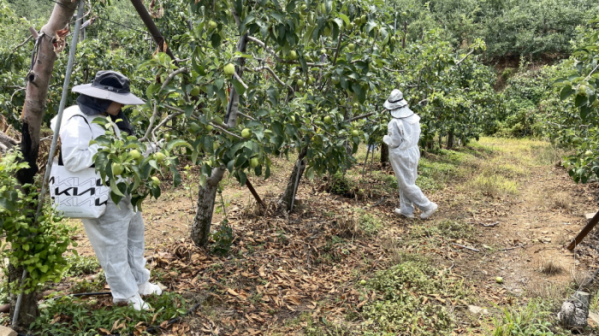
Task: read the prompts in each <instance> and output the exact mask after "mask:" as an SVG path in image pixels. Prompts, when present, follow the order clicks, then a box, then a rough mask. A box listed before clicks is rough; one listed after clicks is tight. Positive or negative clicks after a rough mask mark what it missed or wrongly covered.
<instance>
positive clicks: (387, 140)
mask: <svg viewBox="0 0 599 336" xmlns="http://www.w3.org/2000/svg"><path fill="white" fill-rule="evenodd" d="M383 142H384V143H385V144H387V146H389V145H391V137H390V136H388V135H385V136H384V137H383Z"/></svg>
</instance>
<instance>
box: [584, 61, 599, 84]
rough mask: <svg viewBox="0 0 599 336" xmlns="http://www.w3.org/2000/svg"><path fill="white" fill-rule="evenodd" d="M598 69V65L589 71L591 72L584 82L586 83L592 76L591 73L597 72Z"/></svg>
mask: <svg viewBox="0 0 599 336" xmlns="http://www.w3.org/2000/svg"><path fill="white" fill-rule="evenodd" d="M598 68H599V64H597V65H595V67H594V68H593V70H591V72H590V73H589V74H588V76H586V77H585V79H584V80H585V82H586V81H588V80H589V79H591V75H592V74H593V72H595V71H597V69H598Z"/></svg>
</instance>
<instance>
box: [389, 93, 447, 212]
mask: <svg viewBox="0 0 599 336" xmlns="http://www.w3.org/2000/svg"><path fill="white" fill-rule="evenodd" d="M383 106H384V107H385V108H386V109H387V110H388V111H389V114H391V117H392V118H391V121H390V122H389V125H388V126H387V133H388V135H385V136H384V137H383V142H384V143H385V144H387V146H389V161H390V162H391V166H392V167H393V171H394V172H395V176H396V177H397V183H398V185H399V209H395V212H396V213H397V214H399V215H402V216H405V217H407V218H414V206H416V207H418V208H419V209H420V210H421V211H422V214H421V215H420V218H422V219H426V218H429V217H430V216H431V215H432V214H433V213H435V211H437V208H438V206H437V204H435V203H433V202H431V201H430V200H429V199H428V198H427V197H426V196H425V195H424V193H422V190H420V188H419V187H418V186H417V185H416V178H417V177H418V161H419V160H420V149H419V148H418V140H420V117H419V116H418V115H417V114H416V113H414V112H413V111H412V110H411V109H410V107H409V106H408V102H407V101H406V100H405V99H404V97H403V94H402V93H401V91H399V90H397V89H396V90H393V91H392V92H391V95H390V96H389V98H388V99H387V101H385V103H384V104H383Z"/></svg>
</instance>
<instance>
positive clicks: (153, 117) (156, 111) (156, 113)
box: [139, 101, 158, 142]
mask: <svg viewBox="0 0 599 336" xmlns="http://www.w3.org/2000/svg"><path fill="white" fill-rule="evenodd" d="M157 116H158V103H157V102H156V101H154V112H153V113H152V116H151V117H150V125H148V129H146V134H144V136H143V138H141V139H139V141H141V142H144V141H147V140H148V138H149V137H150V134H152V136H153V137H154V139H153V140H154V141H156V136H154V132H153V131H152V127H153V126H154V122H155V121H156V117H157Z"/></svg>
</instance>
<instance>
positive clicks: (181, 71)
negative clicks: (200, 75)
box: [158, 68, 189, 93]
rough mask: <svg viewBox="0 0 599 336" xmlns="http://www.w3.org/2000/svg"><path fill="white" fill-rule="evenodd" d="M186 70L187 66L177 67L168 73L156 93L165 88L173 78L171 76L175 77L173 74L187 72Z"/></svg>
mask: <svg viewBox="0 0 599 336" xmlns="http://www.w3.org/2000/svg"><path fill="white" fill-rule="evenodd" d="M188 71H189V69H187V68H179V69H177V70H175V71H173V72H172V73H171V74H170V75H168V77H166V79H165V80H164V83H163V84H162V86H161V87H160V91H158V93H160V92H162V90H164V88H166V86H167V85H168V84H169V83H170V82H171V81H172V80H173V78H175V76H177V75H178V74H180V73H183V72H188Z"/></svg>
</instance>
